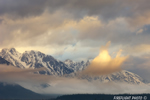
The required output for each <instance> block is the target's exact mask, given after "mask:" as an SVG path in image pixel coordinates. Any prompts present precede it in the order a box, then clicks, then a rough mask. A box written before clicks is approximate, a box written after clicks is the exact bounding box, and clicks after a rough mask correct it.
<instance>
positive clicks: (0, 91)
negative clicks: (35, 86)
mask: <svg viewBox="0 0 150 100" xmlns="http://www.w3.org/2000/svg"><path fill="white" fill-rule="evenodd" d="M40 98H50V97H48V96H43V95H41V94H37V93H34V92H32V91H31V90H28V89H25V88H23V87H21V86H20V85H16V84H7V83H2V82H0V99H40Z"/></svg>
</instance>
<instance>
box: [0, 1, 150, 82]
mask: <svg viewBox="0 0 150 100" xmlns="http://www.w3.org/2000/svg"><path fill="white" fill-rule="evenodd" d="M108 41H111V45H110V46H109V49H108V51H109V54H110V55H111V56H112V57H113V56H114V55H116V54H117V52H118V51H119V50H122V54H121V55H122V56H127V55H128V56H129V57H128V59H127V60H126V61H125V62H124V64H123V66H122V68H123V69H126V70H129V71H132V72H135V73H137V74H138V75H140V76H142V77H144V78H147V79H148V80H150V78H148V76H149V75H150V74H149V73H150V1H149V0H0V49H3V48H12V47H14V48H16V50H17V51H19V52H24V51H26V50H37V51H41V52H43V53H46V54H49V55H52V56H54V57H55V58H56V59H59V60H62V61H64V60H65V59H71V60H75V61H80V60H85V59H93V58H95V57H96V56H97V55H98V54H99V51H100V47H101V46H102V45H106V43H107V42H108Z"/></svg>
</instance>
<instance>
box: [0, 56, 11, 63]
mask: <svg viewBox="0 0 150 100" xmlns="http://www.w3.org/2000/svg"><path fill="white" fill-rule="evenodd" d="M0 64H7V65H9V64H10V62H8V61H7V60H5V59H3V58H2V57H0Z"/></svg>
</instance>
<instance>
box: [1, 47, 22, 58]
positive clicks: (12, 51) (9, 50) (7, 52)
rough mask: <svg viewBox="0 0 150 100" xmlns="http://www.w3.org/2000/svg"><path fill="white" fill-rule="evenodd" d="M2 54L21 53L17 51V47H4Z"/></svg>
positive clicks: (19, 54)
mask: <svg viewBox="0 0 150 100" xmlns="http://www.w3.org/2000/svg"><path fill="white" fill-rule="evenodd" d="M1 54H2V55H6V54H7V55H13V56H16V57H20V56H21V53H19V52H18V51H16V49H15V48H4V49H2V51H1Z"/></svg>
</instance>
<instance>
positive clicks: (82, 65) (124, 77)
mask: <svg viewBox="0 0 150 100" xmlns="http://www.w3.org/2000/svg"><path fill="white" fill-rule="evenodd" d="M0 56H1V57H2V58H1V59H2V61H1V62H2V63H3V62H6V63H9V62H10V63H11V64H12V65H13V66H16V67H18V68H22V69H24V68H26V69H27V68H33V69H36V68H41V67H45V68H46V70H42V71H38V72H37V73H38V74H44V75H54V76H63V75H65V76H66V77H76V76H77V74H78V73H77V72H79V71H83V70H84V69H86V68H87V66H88V65H89V64H90V62H89V61H79V62H74V61H72V60H69V59H67V60H65V61H64V62H63V61H59V60H57V59H55V58H54V57H52V56H50V55H46V54H44V53H41V52H39V51H33V50H31V51H25V52H24V53H22V54H21V53H19V52H18V51H16V50H15V48H11V49H2V51H1V52H0ZM3 58H4V59H5V60H4V59H3ZM6 60H7V61H6ZM81 78H82V79H86V80H88V81H94V80H98V81H100V82H104V83H106V82H123V83H128V84H145V80H143V79H142V78H141V77H140V76H138V75H136V74H134V73H132V72H129V71H125V70H123V71H120V72H116V73H112V74H110V75H102V76H96V77H94V78H93V77H90V76H83V77H81Z"/></svg>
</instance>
